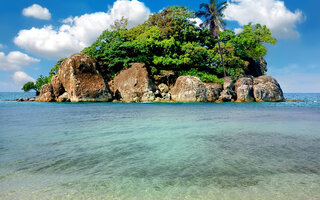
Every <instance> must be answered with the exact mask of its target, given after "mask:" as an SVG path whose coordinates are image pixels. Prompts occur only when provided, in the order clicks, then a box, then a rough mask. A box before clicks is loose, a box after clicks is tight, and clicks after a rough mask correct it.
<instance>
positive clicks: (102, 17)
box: [0, 0, 320, 93]
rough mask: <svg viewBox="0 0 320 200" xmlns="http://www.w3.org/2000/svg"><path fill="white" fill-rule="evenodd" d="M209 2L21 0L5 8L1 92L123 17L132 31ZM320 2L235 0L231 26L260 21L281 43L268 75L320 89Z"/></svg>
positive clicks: (271, 50) (271, 54)
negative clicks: (160, 15) (172, 9)
mask: <svg viewBox="0 0 320 200" xmlns="http://www.w3.org/2000/svg"><path fill="white" fill-rule="evenodd" d="M208 2H209V0H207V1H192V0H189V1H185V0H183V1H182V0H161V1H155V0H139V1H138V0H94V1H92V0H54V1H50V0H15V1H8V0H3V1H1V7H0V27H1V28H0V92H16V91H21V87H22V85H23V84H24V83H26V82H29V81H34V80H35V79H36V78H37V77H39V75H40V74H43V75H48V72H49V71H50V69H51V67H52V66H53V65H54V64H55V63H56V62H57V60H59V59H60V58H65V57H68V56H70V55H72V54H73V53H77V52H80V51H81V50H82V49H83V48H85V47H87V46H90V45H91V44H92V43H93V42H94V41H95V40H96V38H97V37H98V36H99V35H100V34H101V33H102V31H103V30H105V29H108V28H109V27H110V25H111V24H112V23H113V22H114V21H115V20H116V19H121V17H122V16H124V17H125V18H128V21H129V23H128V25H129V28H130V27H133V26H136V25H137V24H140V23H143V22H144V21H145V20H146V19H147V18H148V16H149V15H150V14H152V13H154V12H159V11H160V10H162V9H163V8H165V7H167V6H172V5H184V6H186V7H189V8H190V9H191V10H195V11H197V10H199V5H200V3H208ZM319 7H320V1H319V0H304V1H301V0H229V1H228V7H227V9H226V10H225V12H224V15H225V20H226V22H227V28H232V29H233V30H234V31H235V32H239V31H241V27H242V26H243V25H246V24H248V23H249V22H252V23H260V24H263V25H267V27H268V28H270V29H271V32H272V34H273V36H274V37H276V38H277V40H278V42H277V44H276V45H267V48H268V54H267V55H266V56H265V58H266V60H267V62H268V72H267V74H268V75H270V76H274V77H275V78H276V79H277V80H278V82H279V83H280V85H281V87H282V89H283V91H284V92H285V93H295V92H296V93H300V92H304V93H320V37H319V35H320V22H319V19H320V12H318V8H319Z"/></svg>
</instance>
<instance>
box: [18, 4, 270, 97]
mask: <svg viewBox="0 0 320 200" xmlns="http://www.w3.org/2000/svg"><path fill="white" fill-rule="evenodd" d="M195 17H196V13H195V12H194V11H192V10H189V9H188V8H186V7H183V6H172V7H168V8H165V9H163V10H162V11H161V12H159V13H154V14H152V15H150V17H149V19H148V20H147V21H146V22H144V23H143V24H141V25H138V26H136V27H133V28H130V29H127V28H126V26H127V20H126V19H124V18H122V19H121V20H118V21H116V22H115V23H114V25H113V26H112V27H111V28H110V29H107V30H105V31H104V32H103V33H102V34H101V35H100V36H99V37H98V39H97V40H96V41H95V42H94V43H93V44H92V45H91V46H89V47H87V48H85V49H83V51H82V52H83V53H85V54H87V55H88V56H90V57H92V58H94V59H96V61H97V62H98V64H99V71H100V72H101V73H102V75H103V76H104V78H105V79H106V80H107V81H108V80H111V79H112V78H113V77H114V75H115V74H116V73H118V72H119V71H120V70H122V69H125V68H126V67H128V66H129V65H130V64H131V63H133V62H143V63H146V64H147V66H148V70H149V72H150V74H151V76H152V77H154V78H155V77H157V76H159V75H160V74H162V73H163V72H164V71H165V72H169V73H173V74H175V75H177V76H179V75H193V76H197V77H199V78H200V79H201V80H202V81H204V82H221V79H220V78H222V77H224V73H223V66H222V62H221V55H220V54H219V44H218V38H219V40H220V43H221V44H220V47H221V53H222V54H223V59H224V63H225V66H226V75H228V76H232V77H235V78H236V77H238V76H240V75H243V74H245V73H246V72H247V67H248V65H249V62H250V61H252V60H254V59H257V58H260V57H262V56H265V55H266V53H267V49H266V47H265V44H266V43H271V44H275V43H276V39H275V38H273V37H272V35H271V32H270V30H269V29H268V28H267V27H266V26H262V25H259V24H255V25H254V24H248V25H246V26H244V27H243V31H242V32H241V33H239V34H235V33H234V32H233V31H232V30H231V29H226V30H224V31H221V32H219V33H218V34H219V37H212V34H211V33H210V30H209V29H206V28H200V27H198V26H196V22H195V20H194V18H195ZM62 61H63V60H59V61H58V63H57V65H55V66H54V67H53V68H52V70H51V71H50V73H49V76H48V77H47V76H40V78H39V79H37V82H36V84H35V87H34V88H37V89H38V91H39V90H40V88H41V87H42V83H44V82H46V83H48V82H50V81H51V77H52V76H53V75H54V74H57V72H58V70H59V66H60V64H61V62H62ZM38 80H39V81H38ZM38 83H39V84H38ZM40 85H41V87H40ZM27 86H28V87H27ZM27 86H26V87H24V88H26V90H27V89H28V88H30V87H31V86H32V84H30V83H28V85H27ZM31 88H32V87H31ZM32 89H33V88H32Z"/></svg>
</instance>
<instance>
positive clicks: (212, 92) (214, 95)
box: [205, 83, 222, 102]
mask: <svg viewBox="0 0 320 200" xmlns="http://www.w3.org/2000/svg"><path fill="white" fill-rule="evenodd" d="M205 86H206V90H207V101H209V102H215V101H217V100H218V99H219V96H220V93H221V91H222V85H221V84H219V83H205Z"/></svg>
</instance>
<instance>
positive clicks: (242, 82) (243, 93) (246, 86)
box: [235, 76, 254, 102]
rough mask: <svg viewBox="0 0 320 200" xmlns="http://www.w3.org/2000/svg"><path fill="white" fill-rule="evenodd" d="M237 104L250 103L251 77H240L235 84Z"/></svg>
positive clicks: (251, 95)
mask: <svg viewBox="0 0 320 200" xmlns="http://www.w3.org/2000/svg"><path fill="white" fill-rule="evenodd" d="M235 92H236V94H237V102H252V101H254V97H253V77H252V76H242V77H240V78H239V79H238V80H237V81H236V83H235Z"/></svg>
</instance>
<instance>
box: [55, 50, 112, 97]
mask: <svg viewBox="0 0 320 200" xmlns="http://www.w3.org/2000/svg"><path fill="white" fill-rule="evenodd" d="M59 81H60V82H61V83H62V85H63V87H64V89H65V91H66V92H67V93H68V95H69V98H70V101H72V102H87V101H110V100H112V95H111V93H110V90H109V87H108V85H106V83H105V82H104V79H103V78H102V76H101V75H100V73H99V72H98V70H97V68H96V62H95V60H94V59H92V58H90V57H89V56H87V55H85V54H82V53H79V54H74V55H72V56H71V57H69V58H68V59H67V60H65V61H64V62H63V63H62V64H61V67H60V70H59Z"/></svg>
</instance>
